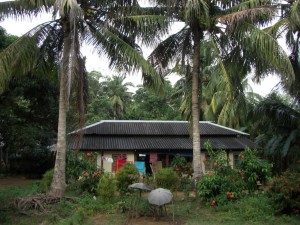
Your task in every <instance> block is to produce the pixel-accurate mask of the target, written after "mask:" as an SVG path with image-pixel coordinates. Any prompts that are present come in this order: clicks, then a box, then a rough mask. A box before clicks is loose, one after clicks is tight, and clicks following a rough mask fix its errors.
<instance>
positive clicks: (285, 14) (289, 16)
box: [266, 0, 300, 101]
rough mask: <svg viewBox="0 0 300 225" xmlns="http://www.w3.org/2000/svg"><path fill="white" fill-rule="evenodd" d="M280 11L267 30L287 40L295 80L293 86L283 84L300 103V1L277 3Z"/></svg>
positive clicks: (274, 35)
mask: <svg viewBox="0 0 300 225" xmlns="http://www.w3.org/2000/svg"><path fill="white" fill-rule="evenodd" d="M277 6H278V8H279V9H280V12H281V14H280V18H279V19H277V22H276V23H275V24H273V25H272V26H271V27H268V28H266V31H267V32H269V34H270V35H272V36H273V37H274V38H278V39H279V38H282V39H285V42H286V47H287V48H288V50H289V56H290V60H291V63H292V65H293V69H294V72H295V80H294V82H293V83H292V85H291V86H286V85H285V83H282V86H283V87H284V88H285V90H286V91H288V93H290V94H291V95H292V96H293V97H295V98H297V99H298V101H300V73H299V72H300V66H299V61H300V55H299V51H300V42H299V40H300V17H299V10H300V1H299V0H291V1H285V2H281V1H279V2H278V3H277Z"/></svg>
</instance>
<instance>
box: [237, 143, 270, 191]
mask: <svg viewBox="0 0 300 225" xmlns="http://www.w3.org/2000/svg"><path fill="white" fill-rule="evenodd" d="M239 157H240V160H239V164H238V168H239V170H240V172H241V173H242V177H243V180H244V182H245V184H246V188H247V190H249V191H254V190H257V188H258V186H257V182H261V183H263V184H264V183H266V181H267V180H268V178H269V177H270V176H271V166H272V165H271V164H270V163H268V162H266V161H264V160H262V159H260V158H258V156H257V151H256V150H251V149H249V148H246V149H245V151H244V152H242V153H240V155H239Z"/></svg>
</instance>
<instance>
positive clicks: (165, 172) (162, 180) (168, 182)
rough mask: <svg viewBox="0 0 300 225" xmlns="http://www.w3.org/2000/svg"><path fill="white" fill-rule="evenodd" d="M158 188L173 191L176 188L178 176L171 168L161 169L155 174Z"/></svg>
mask: <svg viewBox="0 0 300 225" xmlns="http://www.w3.org/2000/svg"><path fill="white" fill-rule="evenodd" d="M156 182H157V186H158V187H162V188H166V189H170V190H175V189H177V187H178V183H179V176H178V175H177V173H176V172H175V171H174V170H173V169H172V168H161V169H159V170H158V171H157V173H156Z"/></svg>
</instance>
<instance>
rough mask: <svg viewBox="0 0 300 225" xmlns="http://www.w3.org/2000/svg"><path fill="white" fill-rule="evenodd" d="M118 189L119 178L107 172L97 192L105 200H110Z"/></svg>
mask: <svg viewBox="0 0 300 225" xmlns="http://www.w3.org/2000/svg"><path fill="white" fill-rule="evenodd" d="M116 191H117V180H116V179H115V177H113V176H112V174H108V173H107V174H105V175H104V176H103V177H102V178H101V180H100V182H99V185H98V188H97V194H98V196H99V197H100V198H101V199H102V200H103V201H104V202H109V201H110V200H112V199H113V197H114V196H115V194H116Z"/></svg>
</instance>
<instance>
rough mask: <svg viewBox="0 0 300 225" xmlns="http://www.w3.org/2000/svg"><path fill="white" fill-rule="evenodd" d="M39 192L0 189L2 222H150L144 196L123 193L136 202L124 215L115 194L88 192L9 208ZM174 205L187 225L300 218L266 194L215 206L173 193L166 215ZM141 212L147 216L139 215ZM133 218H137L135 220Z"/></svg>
mask: <svg viewBox="0 0 300 225" xmlns="http://www.w3.org/2000/svg"><path fill="white" fill-rule="evenodd" d="M38 191H39V185H38V183H36V182H34V183H33V184H31V185H27V186H22V187H13V188H12V187H10V188H5V189H1V192H0V201H1V202H3V204H2V205H1V206H0V218H1V224H3V225H11V224H15V225H24V224H32V225H38V224H42V223H44V224H45V223H47V224H61V225H65V224H81V225H89V224H123V223H124V221H125V220H128V219H129V218H128V216H129V215H130V216H131V218H130V222H131V224H142V223H143V224H145V223H147V222H149V223H152V222H153V216H152V214H151V212H152V211H151V209H150V208H149V204H148V202H147V199H145V198H143V197H142V199H140V200H138V199H137V198H136V196H135V195H129V196H122V197H125V200H127V203H126V204H127V207H130V206H131V205H132V204H133V202H132V201H133V200H136V201H137V205H136V206H135V207H134V208H131V209H135V211H133V210H132V211H130V212H129V211H127V212H128V213H126V214H121V213H120V211H119V208H118V206H119V204H120V198H118V197H117V198H116V199H115V201H113V202H108V203H103V201H101V199H100V198H95V197H93V196H92V195H90V194H83V195H79V196H78V195H76V197H77V198H76V199H77V200H76V201H67V200H64V199H62V200H61V201H60V202H59V203H57V204H56V205H53V208H52V210H51V212H46V213H45V214H43V215H40V214H38V215H26V216H24V215H21V214H20V213H19V212H18V211H16V210H13V209H11V208H10V207H8V206H9V205H10V203H11V202H12V201H13V200H14V199H15V198H16V197H21V196H24V195H28V194H35V193H38ZM66 194H67V195H68V196H69V195H71V194H72V193H70V192H67V193H66ZM120 197H121V196H120ZM130 202H131V203H130ZM130 204H131V205H130ZM2 207H3V208H2ZM173 207H174V213H175V222H177V221H182V220H184V221H185V223H186V224H190V225H197V224H199V223H201V221H202V222H203V221H205V223H206V224H213V225H221V224H222V225H233V224H248V225H258V224H265V225H273V224H280V225H298V224H299V217H295V216H293V215H291V216H287V215H278V216H275V215H274V210H273V207H272V202H271V201H270V199H269V198H267V196H265V195H261V194H258V195H248V196H246V197H245V198H241V199H239V200H238V201H234V202H232V203H229V204H227V205H225V206H220V207H217V208H216V207H215V208H211V207H207V206H205V205H204V204H199V201H197V200H194V199H189V200H182V199H181V198H177V197H176V196H174V206H171V205H169V206H167V210H168V214H169V213H170V211H169V210H173ZM2 209H3V210H2ZM127 209H128V208H127ZM135 212H136V213H135ZM142 215H150V216H149V217H148V216H146V217H139V216H142ZM136 216H137V218H136ZM135 219H137V221H136V220H135ZM141 221H142V222H141ZM139 222H140V223H139Z"/></svg>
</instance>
